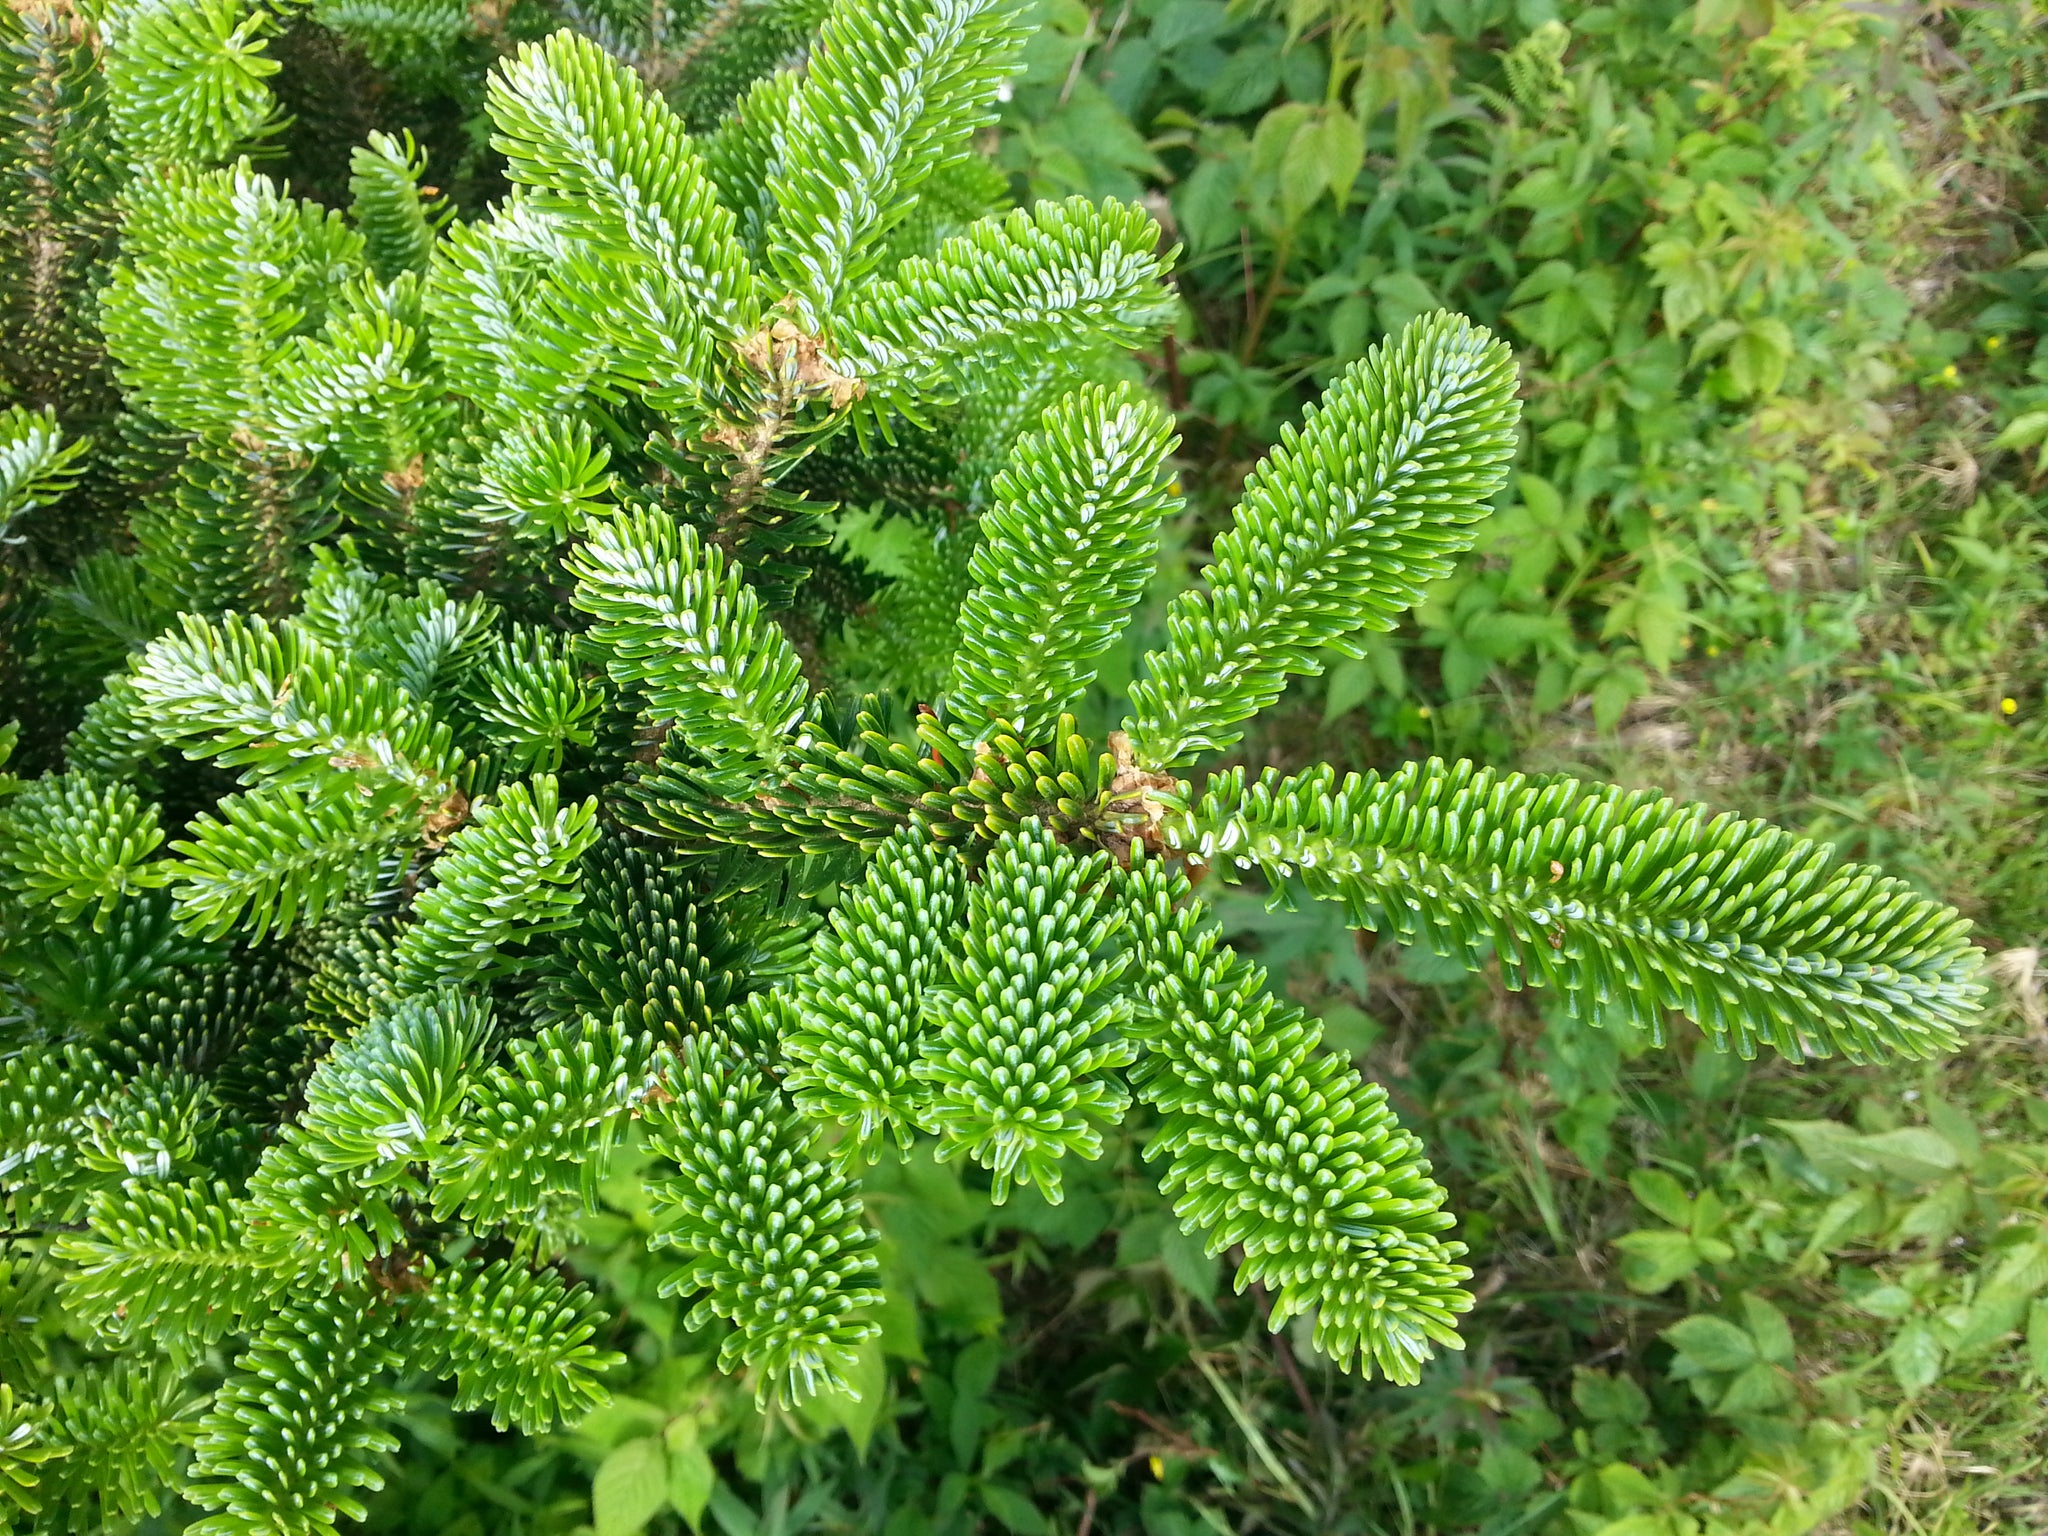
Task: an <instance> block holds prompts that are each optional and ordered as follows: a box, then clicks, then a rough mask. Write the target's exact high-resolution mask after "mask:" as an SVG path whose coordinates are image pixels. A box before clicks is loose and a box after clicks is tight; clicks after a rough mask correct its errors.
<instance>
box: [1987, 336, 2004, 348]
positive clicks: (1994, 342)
mask: <svg viewBox="0 0 2048 1536" xmlns="http://www.w3.org/2000/svg"><path fill="white" fill-rule="evenodd" d="M2004 345H2005V338H2004V337H2003V336H1986V337H1985V338H1984V350H1985V351H1986V352H1996V351H1997V350H1998V349H1999V348H2000V347H2002V346H2004Z"/></svg>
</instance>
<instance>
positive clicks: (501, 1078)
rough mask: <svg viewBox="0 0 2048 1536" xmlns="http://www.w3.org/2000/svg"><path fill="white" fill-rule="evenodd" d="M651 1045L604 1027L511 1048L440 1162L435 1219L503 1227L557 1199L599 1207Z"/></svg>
mask: <svg viewBox="0 0 2048 1536" xmlns="http://www.w3.org/2000/svg"><path fill="white" fill-rule="evenodd" d="M652 1047H653V1042H652V1041H651V1040H650V1039H649V1038H648V1037H647V1036H646V1035H644V1034H637V1033H634V1032H632V1031H630V1030H626V1029H614V1028H607V1027H602V1026H598V1025H595V1024H593V1025H591V1026H589V1027H587V1028H583V1029H580V1030H578V1029H570V1028H564V1027H561V1026H554V1027H550V1028H547V1029H543V1030H541V1031H540V1032H539V1033H538V1034H537V1035H535V1036H534V1037H533V1038H532V1039H531V1040H514V1041H512V1042H511V1044H510V1046H509V1047H508V1048H507V1060H506V1061H504V1062H500V1063H497V1064H494V1065H492V1066H491V1067H490V1068H489V1069H487V1070H486V1071H485V1072H484V1074H483V1076H482V1078H481V1079H480V1081H479V1082H478V1083H477V1085H476V1087H475V1089H474V1090H473V1094H472V1105H473V1107H472V1109H471V1110H470V1112H469V1113H468V1114H467V1116H466V1117H465V1119H464V1123H463V1127H462V1134H461V1137H460V1139H459V1140H458V1141H457V1142H456V1143H455V1145H454V1146H453V1147H452V1148H450V1149H449V1151H448V1152H447V1153H446V1154H445V1155H443V1156H441V1157H438V1158H436V1159H435V1161H434V1164H433V1185H434V1209H435V1211H436V1213H437V1214H438V1215H442V1216H446V1215H448V1214H451V1213H454V1212H456V1211H460V1213H461V1214H462V1216H463V1217H464V1218H465V1219H467V1220H468V1221H470V1222H472V1223H475V1224H476V1225H478V1226H485V1227H494V1226H501V1225H505V1224H508V1223H519V1222H524V1221H527V1220H530V1219H531V1218H532V1217H533V1216H534V1214H535V1213H536V1212H538V1211H539V1210H540V1209H541V1206H542V1204H543V1202H544V1201H546V1200H547V1199H548V1197H549V1196H551V1195H556V1194H562V1193H571V1192H579V1191H580V1193H581V1195H582V1197H583V1199H584V1201H585V1202H586V1203H590V1204H594V1202H595V1200H596V1192H597V1185H598V1182H599V1181H600V1180H601V1179H603V1177H604V1172H605V1165H606V1161H607V1159H608V1158H609V1156H610V1152H611V1149H612V1147H613V1146H614V1145H615V1144H616V1143H617V1141H618V1137H619V1134H620V1131H621V1129H622V1126H623V1122H624V1120H625V1116H626V1112H627V1111H628V1110H629V1109H630V1108H631V1107H632V1106H633V1105H634V1104H636V1103H637V1102H639V1099H640V1096H641V1094H642V1093H643V1092H644V1091H645V1089H646V1086H647V1059H648V1053H649V1051H650V1050H651V1049H652Z"/></svg>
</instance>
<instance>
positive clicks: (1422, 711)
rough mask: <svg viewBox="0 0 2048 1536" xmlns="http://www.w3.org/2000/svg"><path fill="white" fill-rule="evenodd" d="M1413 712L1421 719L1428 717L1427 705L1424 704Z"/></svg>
mask: <svg viewBox="0 0 2048 1536" xmlns="http://www.w3.org/2000/svg"><path fill="white" fill-rule="evenodd" d="M1415 713H1416V714H1417V715H1418V716H1420V717H1421V718H1422V719H1424V720H1427V719H1428V718H1429V706H1428V705H1427V704H1425V705H1423V706H1422V707H1421V708H1420V709H1418V710H1416V711H1415Z"/></svg>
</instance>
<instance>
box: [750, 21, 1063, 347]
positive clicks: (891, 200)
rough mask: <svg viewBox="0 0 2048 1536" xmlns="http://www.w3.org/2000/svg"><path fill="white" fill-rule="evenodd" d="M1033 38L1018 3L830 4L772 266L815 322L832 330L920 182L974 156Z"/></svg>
mask: <svg viewBox="0 0 2048 1536" xmlns="http://www.w3.org/2000/svg"><path fill="white" fill-rule="evenodd" d="M1026 35H1027V29H1026V27H1025V25H1024V22H1023V12H1022V8H1021V7H1020V6H1019V5H1017V4H1016V3H1015V0H878V3H876V4H871V5H860V6H840V7H838V8H836V9H835V10H834V11H833V12H832V13H831V16H830V17H829V19H828V20H827V21H826V23H825V28H824V32H823V34H822V35H821V36H820V37H819V39H818V42H817V44H816V45H815V46H814V48H813V49H812V52H811V60H810V67H809V69H808V70H807V71H806V72H805V74H804V79H803V86H802V89H800V90H799V91H798V92H797V94H796V96H795V98H794V100H793V101H792V102H791V104H790V110H789V115H788V117H787V119H786V120H785V122H784V123H783V125H782V130H781V133H780V135H779V138H778V155H777V163H776V166H775V169H774V172H773V174H772V176H771V178H770V181H769V189H770V195H771V196H772V197H773V198H774V200H775V215H774V218H773V221H772V222H771V224H770V226H769V230H768V239H767V265H768V268H769V270H770V271H772V272H773V273H774V274H775V276H776V277H777V278H779V279H780V280H781V282H782V283H783V284H784V285H785V286H786V287H787V288H788V289H789V290H790V292H791V293H793V294H794V295H795V297H796V302H797V314H798V320H799V323H800V324H801V325H802V326H803V328H804V329H805V330H806V331H808V332H810V333H811V334H813V335H823V334H828V333H829V331H830V328H831V323H832V321H833V320H834V319H835V318H836V317H837V315H838V313H839V312H840V310H841V309H842V308H843V307H844V304H845V299H846V296H847V295H848V294H850V293H852V292H853V291H854V290H855V288H856V286H857V285H858V284H859V283H860V282H862V281H863V280H864V279H865V278H867V277H868V276H869V275H871V274H872V273H873V272H874V270H875V268H876V266H877V265H878V263H879V262H880V260H881V258H882V256H883V254H884V244H883V241H884V237H885V235H886V234H887V232H888V230H889V228H890V226H891V225H893V224H895V223H896V222H897V221H899V220H900V219H902V218H903V217H904V216H905V215H906V214H908V213H909V212H910V210H911V209H912V208H913V207H914V206H915V204H916V200H917V194H918V191H919V188H920V187H921V186H922V185H923V184H924V182H925V181H926V180H928V179H929V178H930V176H931V175H932V173H933V172H934V171H936V170H938V169H939V168H940V167H941V166H942V165H944V164H946V163H947V162H948V161H950V160H952V159H955V158H959V157H960V156H962V155H964V154H970V153H972V150H971V148H970V145H971V143H972V140H973V136H974V133H975V131H976V130H977V129H979V128H981V127H983V126H985V125H986V124H988V123H990V122H992V121H994V113H993V111H992V110H991V108H992V107H993V105H994V103H995V95H996V87H997V86H998V85H999V84H1000V83H1001V82H1002V80H1003V78H1004V77H1005V76H1006V75H1008V74H1009V73H1010V71H1011V70H1012V69H1013V68H1014V67H1015V54H1016V51H1017V49H1018V48H1019V47H1020V46H1021V45H1022V43H1023V41H1024V38H1025V36H1026Z"/></svg>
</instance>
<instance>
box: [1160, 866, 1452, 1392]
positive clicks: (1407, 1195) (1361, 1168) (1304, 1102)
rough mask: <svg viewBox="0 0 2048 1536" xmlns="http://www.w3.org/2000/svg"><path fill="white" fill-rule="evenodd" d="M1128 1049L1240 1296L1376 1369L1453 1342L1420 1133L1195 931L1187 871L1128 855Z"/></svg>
mask: <svg viewBox="0 0 2048 1536" xmlns="http://www.w3.org/2000/svg"><path fill="white" fill-rule="evenodd" d="M1124 886H1125V890H1124V895H1123V900H1122V910H1123V911H1124V913H1125V914H1126V915H1127V916H1128V918H1129V923H1130V941H1129V950H1130V954H1131V957H1132V963H1133V972H1134V975H1133V982H1134V985H1133V986H1132V989H1131V990H1132V995H1133V998H1134V1000H1135V1004H1136V1017H1135V1019H1134V1021H1133V1022H1132V1024H1131V1026H1130V1033H1131V1034H1133V1035H1134V1036H1136V1037H1138V1038H1139V1039H1140V1040H1142V1042H1143V1044H1144V1056H1143V1058H1142V1060H1141V1061H1140V1063H1139V1065H1138V1066H1137V1068H1136V1069H1135V1070H1134V1071H1133V1073H1132V1081H1133V1085H1134V1086H1135V1087H1136V1088H1137V1090H1138V1092H1139V1094H1140V1095H1141V1096H1142V1097H1144V1098H1145V1099H1146V1101H1147V1102H1149V1103H1151V1104H1153V1105H1154V1106H1156V1107H1157V1108H1158V1109H1159V1110H1160V1111H1161V1113H1162V1116H1163V1120H1162V1123H1161V1125H1160V1128H1159V1131H1158V1133H1157V1134H1156V1135H1155V1136H1154V1137H1153V1139H1152V1141H1151V1143H1150V1144H1149V1145H1148V1146H1147V1148H1146V1154H1145V1155H1146V1156H1147V1157H1148V1158H1155V1159H1156V1158H1164V1159H1166V1164H1167V1166H1166V1171H1165V1173H1164V1175H1163V1176H1162V1177H1161V1179H1160V1188H1161V1189H1163V1190H1164V1191H1165V1192H1166V1194H1167V1196H1168V1197H1169V1198H1170V1199H1171V1200H1172V1201H1173V1207H1174V1212H1175V1214H1176V1215H1178V1216H1179V1217H1180V1220H1181V1225H1182V1226H1183V1227H1184V1228H1185V1229H1186V1230H1188V1231H1189V1232H1191V1233H1199V1234H1201V1235H1202V1236H1203V1238H1204V1240H1205V1241H1206V1243H1207V1245H1208V1249H1209V1251H1210V1252H1211V1253H1220V1252H1222V1251H1223V1250H1224V1249H1226V1248H1228V1247H1230V1246H1232V1245H1233V1244H1239V1245H1242V1247H1243V1250H1244V1261H1243V1263H1242V1264H1241V1265H1239V1267H1238V1272H1237V1288H1238V1289H1239V1290H1240V1291H1241V1290H1243V1289H1244V1288H1245V1287H1246V1286H1247V1285H1249V1284H1251V1283H1252V1282H1253V1281H1255V1280H1256V1281H1259V1282H1261V1283H1263V1284H1265V1285H1267V1286H1269V1287H1271V1288H1272V1289H1273V1291H1274V1293H1275V1294H1274V1301H1273V1311H1272V1317H1271V1319H1270V1322H1271V1326H1272V1327H1274V1328H1276V1329H1277V1328H1279V1327H1280V1326H1282V1324H1283V1323H1285V1322H1286V1320H1287V1319H1288V1318H1291V1317H1293V1316H1295V1315H1296V1314H1298V1313H1307V1312H1313V1314H1314V1317H1315V1342H1316V1347H1317V1349H1319V1350H1321V1351H1322V1352H1323V1353H1324V1354H1326V1355H1328V1356H1330V1357H1331V1358H1332V1359H1334V1360H1335V1361H1337V1363H1338V1364H1339V1365H1341V1366H1343V1367H1344V1368H1345V1369H1347V1370H1348V1369H1350V1367H1351V1364H1352V1362H1353V1360H1354V1359H1357V1360H1359V1361H1361V1362H1362V1363H1363V1365H1364V1366H1365V1368H1366V1369H1367V1370H1368V1371H1370V1370H1371V1369H1374V1368H1377V1369H1378V1370H1379V1372H1380V1373H1381V1374H1382V1375H1384V1376H1385V1377H1386V1378H1387V1379H1388V1380H1390V1381H1397V1382H1406V1383H1413V1382H1415V1381H1417V1380H1419V1379H1420V1375H1421V1367H1422V1363H1423V1361H1425V1360H1427V1359H1428V1358H1429V1356H1430V1354H1431V1353H1432V1350H1433V1347H1434V1346H1436V1345H1442V1346H1444V1347H1446V1348H1450V1349H1457V1348H1460V1347H1462V1346H1461V1345H1460V1342H1459V1339H1458V1335H1457V1332H1456V1330H1455V1327H1454V1323H1455V1319H1456V1317H1457V1314H1459V1313H1460V1312H1463V1311H1465V1310H1466V1309H1468V1308H1469V1307H1470V1306H1471V1305H1472V1298H1471V1297H1470V1296H1469V1295H1468V1294H1467V1293H1466V1292H1465V1291H1464V1290H1463V1288H1462V1284H1463V1282H1464V1281H1465V1280H1467V1279H1469V1278H1470V1276H1471V1273H1472V1272H1471V1271H1470V1270H1469V1269H1467V1268H1465V1267H1464V1266H1463V1265H1462V1264H1459V1263H1458V1262H1457V1260H1458V1259H1459V1258H1460V1257H1462V1256H1463V1254H1464V1251H1465V1248H1464V1245H1463V1244H1462V1243H1455V1242H1446V1241H1444V1240H1443V1239H1441V1238H1439V1237H1438V1236H1437V1235H1436V1234H1437V1233H1439V1232H1441V1231H1443V1230H1444V1229H1445V1228H1447V1227H1449V1226H1450V1225H1451V1218H1450V1216H1449V1214H1448V1213H1446V1212H1445V1211H1444V1210H1443V1209H1442V1207H1443V1201H1444V1192H1443V1190H1442V1189H1441V1188H1440V1187H1438V1186H1437V1185H1436V1184H1435V1183H1433V1182H1432V1181H1431V1180H1430V1178H1429V1164H1428V1163H1427V1162H1426V1161H1424V1159H1423V1157H1422V1143H1421V1142H1420V1141H1419V1140H1417V1139H1416V1138H1415V1137H1414V1136H1413V1135H1411V1134H1410V1133H1409V1132H1407V1131H1404V1130H1402V1129H1401V1128H1400V1126H1399V1124H1398V1123H1397V1122H1396V1121H1395V1119H1394V1116H1393V1113H1392V1111H1391V1110H1389V1109H1388V1108H1387V1105H1386V1091H1385V1090H1384V1089H1382V1088H1380V1087H1378V1086H1377V1085H1367V1084H1365V1083H1362V1082H1360V1081H1359V1079H1358V1077H1357V1075H1356V1074H1355V1073H1354V1072H1353V1071H1352V1070H1351V1067H1350V1064H1349V1063H1348V1062H1344V1061H1341V1060H1339V1059H1337V1058H1335V1057H1333V1056H1329V1055H1326V1054H1323V1053H1320V1052H1318V1051H1317V1049H1316V1046H1317V1043H1318V1037H1319V1035H1320V1033H1321V1031H1320V1029H1319V1028H1318V1026H1317V1025H1316V1024H1315V1023H1314V1022H1313V1021H1312V1020H1310V1019H1309V1018H1308V1017H1307V1016H1306V1015H1304V1014H1303V1013H1302V1011H1301V1010H1300V1009H1299V1008H1297V1007H1295V1006H1294V1005H1292V1004H1291V1003H1283V1002H1280V1001H1279V1000H1277V999H1276V998H1275V997H1274V996H1273V995H1272V992H1271V991H1270V989H1269V988H1268V987H1267V984H1266V977H1265V972H1264V969H1263V968H1262V967H1259V966H1256V965H1252V964H1250V963H1249V962H1247V961H1245V960H1242V959H1240V958H1239V957H1238V956H1236V955H1234V954H1232V953H1231V952H1230V950H1229V949H1227V948H1226V947H1224V946H1223V945H1222V944H1221V943H1220V942H1219V935H1218V933H1217V931H1216V930H1215V928H1214V927H1213V926H1209V925H1205V923H1204V913H1203V910H1202V906H1201V904H1200V903H1199V902H1196V901H1193V900H1191V899H1190V897H1189V893H1188V883H1187V877H1186V876H1185V875H1183V874H1180V873H1179V872H1177V871H1175V872H1171V873H1169V872H1168V871H1167V870H1166V869H1164V868H1163V867H1162V866H1161V865H1160V864H1159V863H1158V862H1157V861H1156V860H1146V859H1144V858H1142V857H1140V858H1139V859H1137V860H1136V861H1135V862H1134V863H1133V865H1132V867H1131V871H1130V874H1129V876H1128V878H1127V879H1126V881H1125V882H1124Z"/></svg>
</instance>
